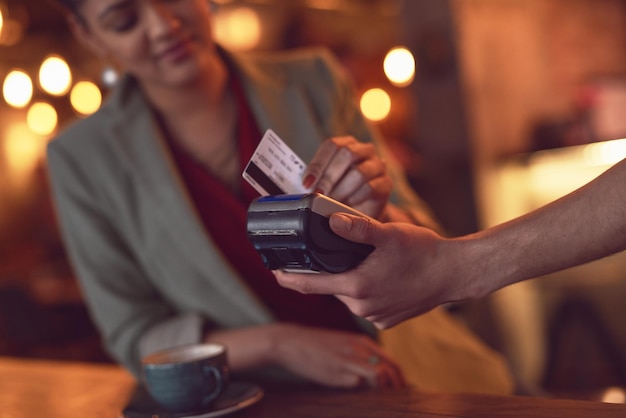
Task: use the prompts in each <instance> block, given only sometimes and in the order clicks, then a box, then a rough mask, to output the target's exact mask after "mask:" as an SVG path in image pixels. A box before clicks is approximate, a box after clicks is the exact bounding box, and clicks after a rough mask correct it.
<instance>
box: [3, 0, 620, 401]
mask: <svg viewBox="0 0 626 418" xmlns="http://www.w3.org/2000/svg"><path fill="white" fill-rule="evenodd" d="M213 3H214V4H215V19H216V22H215V35H216V38H217V39H218V41H219V42H220V43H221V44H223V45H224V46H225V47H226V48H230V49H233V50H242V51H271V50H281V49H288V48H296V47H299V46H307V45H324V46H326V47H328V48H329V49H331V50H332V51H333V52H334V53H335V54H336V55H337V57H338V58H339V59H340V60H341V62H342V63H343V64H344V65H345V67H346V68H347V69H348V71H349V72H350V73H351V75H352V76H353V78H354V81H355V86H356V92H357V99H358V100H359V101H360V105H361V109H362V111H363V113H364V114H365V115H366V117H367V118H368V119H370V120H371V122H372V123H373V124H375V125H377V126H378V127H379V128H380V130H381V131H382V132H383V134H384V136H385V138H386V140H387V142H388V145H389V146H390V148H391V149H392V151H393V152H394V154H395V156H396V157H397V158H398V160H399V161H400V163H401V164H402V165H403V166H404V167H405V169H406V171H407V175H408V177H409V180H410V182H411V185H412V186H413V187H414V188H415V190H416V191H417V192H418V193H419V194H420V195H421V196H422V197H423V198H424V199H425V200H426V201H427V202H428V203H429V204H430V205H431V207H432V208H433V210H434V212H435V213H436V215H437V217H438V218H439V220H440V221H441V223H442V224H443V226H444V227H445V228H446V230H447V231H448V233H449V235H451V236H457V235H462V234H466V233H470V232H473V231H476V230H477V229H479V228H483V227H487V226H490V225H494V224H496V223H500V222H502V221H505V220H507V219H510V218H512V217H515V216H518V215H520V214H522V213H525V212H528V211H529V210H532V209H533V208H535V207H537V206H539V205H541V204H544V203H546V202H548V201H551V200H553V199H555V198H557V197H559V196H562V195H563V194H565V193H567V192H569V191H571V190H573V189H575V188H576V187H578V186H580V185H582V184H584V183H586V182H587V181H589V180H591V179H592V178H594V177H595V176H597V175H598V174H600V173H601V172H602V171H604V170H605V169H606V168H608V167H609V166H610V165H611V164H614V163H615V162H617V161H619V160H621V159H622V158H624V157H626V140H621V139H620V138H624V137H626V0H220V1H214V2H213ZM106 69H107V68H106V63H105V62H101V61H100V60H99V59H98V58H96V57H94V56H92V55H90V54H89V53H88V52H87V51H86V49H84V48H83V47H82V46H81V45H80V44H78V43H77V42H76V41H75V40H74V39H73V37H72V36H71V34H70V33H69V32H68V29H67V26H66V24H65V21H64V17H63V15H62V13H61V11H60V10H59V9H58V8H56V7H54V5H53V3H51V2H50V0H0V83H2V97H1V98H0V99H1V100H0V355H12V356H25V357H45V358H55V359H72V360H84V361H96V362H108V361H110V359H109V358H108V357H107V355H106V354H105V353H104V352H103V351H102V349H101V348H100V345H99V341H98V337H97V334H96V332H95V330H94V328H93V325H92V323H91V321H90V319H89V317H88V315H87V312H86V310H85V307H84V304H83V301H82V298H81V294H80V290H79V289H78V287H77V286H76V282H75V280H74V277H73V275H72V271H71V268H70V267H69V265H68V263H67V260H66V258H65V253H64V250H63V246H62V243H61V242H60V238H59V235H58V230H57V225H56V222H55V218H54V210H53V208H52V204H51V201H50V195H49V190H48V186H47V182H46V172H45V161H44V159H43V153H44V149H45V145H46V143H47V141H49V140H50V139H51V138H53V137H54V135H55V134H56V133H58V132H59V130H62V129H63V127H64V126H65V125H66V124H68V123H71V122H72V121H74V120H76V119H78V118H82V117H85V116H87V115H89V114H91V113H92V112H94V111H95V110H97V109H98V108H99V106H100V105H101V103H102V101H103V100H106V97H107V94H108V91H109V88H110V81H111V80H110V79H109V78H108V77H106V76H103V75H106V74H108V73H107V72H106V71H105V70H106ZM108 75H110V74H108ZM625 258H626V255H625V254H617V255H615V256H613V257H609V258H607V259H604V260H600V261H597V262H594V263H590V264H588V265H585V266H581V267H578V268H574V269H570V270H567V271H564V272H560V273H557V274H553V275H550V277H542V278H539V279H538V280H535V281H532V282H527V283H523V284H519V285H515V286H512V287H510V288H507V289H505V290H502V291H499V292H497V293H496V294H494V295H492V296H490V297H488V298H485V299H484V300H477V301H471V302H467V303H463V304H459V305H455V306H453V307H451V310H452V311H453V312H454V313H455V314H456V315H458V317H459V318H460V319H461V320H463V321H464V322H465V323H466V324H467V325H468V326H469V327H471V328H472V329H473V330H474V331H476V332H477V333H478V335H479V336H481V337H482V338H483V339H484V340H485V342H487V343H488V344H489V345H491V346H492V347H494V348H495V349H497V350H499V351H501V352H502V353H503V354H504V355H505V356H506V358H507V359H508V360H509V362H510V364H511V367H512V368H513V370H514V371H515V373H516V375H517V376H518V379H519V380H520V381H521V382H522V383H523V384H524V385H525V386H526V387H528V388H529V393H531V394H537V395H542V394H550V395H556V396H562V397H573V398H594V399H603V397H604V399H605V400H607V401H615V402H623V401H624V391H623V390H622V389H620V387H626V326H624V325H623V323H622V318H626V306H625V305H626V304H625V303H624V301H626V261H625Z"/></svg>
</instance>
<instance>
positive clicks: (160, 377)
mask: <svg viewBox="0 0 626 418" xmlns="http://www.w3.org/2000/svg"><path fill="white" fill-rule="evenodd" d="M142 369H143V379H144V383H145V386H146V389H147V390H148V392H149V393H150V395H151V396H152V398H153V399H154V400H155V401H156V402H157V403H158V404H159V405H161V406H162V407H163V408H164V409H166V410H167V411H169V412H174V413H179V414H193V413H198V412H204V411H206V410H207V409H208V408H209V407H210V405H211V403H212V402H213V401H214V400H215V399H216V398H217V397H218V396H219V395H220V394H221V393H222V392H223V390H224V388H225V386H226V385H227V383H228V380H229V368H228V362H227V358H226V347H225V346H223V345H221V344H215V343H206V344H191V345H183V346H177V347H173V348H169V349H165V350H160V351H157V352H154V353H152V354H149V355H147V356H146V357H144V358H143V359H142Z"/></svg>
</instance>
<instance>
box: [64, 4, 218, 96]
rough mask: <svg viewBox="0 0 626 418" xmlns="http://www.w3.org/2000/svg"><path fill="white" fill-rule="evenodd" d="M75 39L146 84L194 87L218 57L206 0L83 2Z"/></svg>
mask: <svg viewBox="0 0 626 418" xmlns="http://www.w3.org/2000/svg"><path fill="white" fill-rule="evenodd" d="M80 13H81V15H82V18H83V20H84V24H83V25H81V24H80V23H78V24H77V25H75V26H76V29H77V30H78V33H77V35H78V36H79V37H81V38H83V40H84V41H86V42H87V43H88V44H89V45H90V46H91V47H92V48H93V49H95V50H96V52H98V53H99V54H100V55H103V56H106V57H107V58H108V59H110V60H112V61H114V62H115V63H116V64H117V65H119V66H120V67H121V68H122V69H123V70H125V71H128V72H129V73H131V74H133V75H134V76H135V77H137V78H138V79H139V80H140V81H141V82H142V83H152V84H154V83H156V84H160V85H174V86H180V85H184V84H187V83H190V82H193V81H194V80H196V79H197V78H198V76H199V75H200V74H201V72H202V71H203V70H206V69H207V68H208V66H209V63H210V61H211V59H212V57H213V56H214V54H215V53H216V51H215V45H214V43H213V39H212V35H211V24H210V23H211V22H210V16H211V11H210V6H209V3H208V0H85V1H84V2H83V4H82V5H81V6H80Z"/></svg>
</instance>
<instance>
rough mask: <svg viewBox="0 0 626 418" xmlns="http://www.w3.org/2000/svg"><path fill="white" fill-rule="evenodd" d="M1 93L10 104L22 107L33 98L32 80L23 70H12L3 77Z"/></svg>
mask: <svg viewBox="0 0 626 418" xmlns="http://www.w3.org/2000/svg"><path fill="white" fill-rule="evenodd" d="M2 94H3V96H4V101H5V102H7V103H8V104H9V105H10V106H13V107H16V108H23V107H25V106H27V105H28V103H30V100H31V99H32V98H33V81H32V80H31V78H30V76H29V75H28V74H26V73H25V72H24V71H22V70H13V71H11V72H9V74H8V75H7V76H6V78H5V79H4V83H3V85H2Z"/></svg>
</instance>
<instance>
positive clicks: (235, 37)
mask: <svg viewBox="0 0 626 418" xmlns="http://www.w3.org/2000/svg"><path fill="white" fill-rule="evenodd" d="M214 36H215V39H216V41H217V42H218V43H220V44H221V45H224V46H225V47H227V48H229V49H233V50H239V51H248V50H251V49H253V48H254V47H256V46H257V45H258V44H259V42H260V41H261V20H260V19H259V15H258V14H257V13H256V12H255V11H254V10H252V9H251V8H249V7H237V8H233V9H229V10H223V11H220V12H219V13H216V14H215V19H214Z"/></svg>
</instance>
